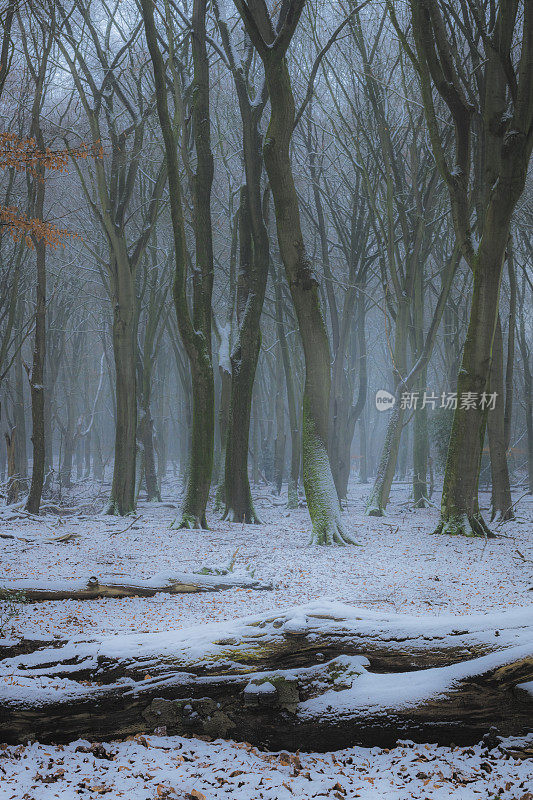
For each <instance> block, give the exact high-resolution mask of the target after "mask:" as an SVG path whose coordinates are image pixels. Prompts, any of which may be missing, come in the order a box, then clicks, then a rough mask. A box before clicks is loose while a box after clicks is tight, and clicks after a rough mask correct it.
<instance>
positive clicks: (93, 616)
mask: <svg viewBox="0 0 533 800" xmlns="http://www.w3.org/2000/svg"><path fill="white" fill-rule="evenodd" d="M408 488H409V487H408V486H407V485H396V484H395V486H394V487H393V502H392V503H391V505H390V509H389V511H388V513H387V516H386V517H384V518H376V517H365V516H363V511H364V501H365V495H366V494H367V493H368V491H369V487H368V486H363V487H361V486H359V485H357V484H353V485H352V487H351V499H350V501H349V504H348V509H347V510H346V511H345V512H344V520H345V524H346V529H347V530H348V531H349V532H350V533H351V534H353V535H355V537H356V539H357V541H358V542H359V543H360V544H361V547H345V548H339V547H319V546H311V547H310V546H309V545H308V542H309V535H310V523H309V517H308V514H307V510H306V509H305V508H302V509H298V510H295V511H288V510H287V509H286V508H285V505H284V503H282V501H281V499H278V498H274V497H273V496H272V495H270V494H269V493H267V490H266V489H265V490H260V491H259V492H258V494H259V497H260V499H259V500H258V502H257V508H258V511H259V512H260V514H261V517H262V519H263V521H264V523H265V524H264V525H259V526H245V525H237V524H231V523H228V522H221V521H220V519H219V516H220V515H219V514H216V513H214V512H213V511H212V512H211V513H210V514H209V523H210V525H211V530H209V531H188V530H186V531H183V530H170V529H169V525H170V524H171V523H172V521H173V519H174V518H175V517H176V514H177V509H175V508H169V507H168V506H165V505H164V504H163V505H161V506H157V507H151V505H150V504H147V503H140V505H139V508H138V512H137V513H138V514H140V515H142V517H141V519H139V520H138V521H137V522H136V523H135V524H134V525H133V526H132V527H130V528H129V530H126V531H124V532H123V533H117V535H115V536H111V535H110V534H112V533H116V532H117V531H123V530H124V529H125V528H126V527H127V526H128V525H130V524H131V520H130V519H128V518H126V519H121V518H116V517H108V516H105V515H101V514H100V515H92V516H89V517H85V518H81V519H80V518H76V517H64V518H63V519H62V520H60V521H59V522H60V524H59V523H58V522H57V517H46V518H44V519H45V522H46V527H44V526H43V524H42V523H41V522H37V523H36V522H34V521H30V520H28V521H25V520H24V521H21V520H17V521H13V522H2V523H0V524H1V527H2V533H11V534H15V535H18V536H26V537H29V536H31V535H33V534H35V535H37V536H39V537H40V538H41V540H42V541H41V542H38V543H33V542H30V543H27V542H26V543H25V542H21V541H16V540H13V539H3V540H2V558H1V567H0V585H1V582H2V578H5V579H8V578H35V579H36V580H37V579H41V580H42V579H43V578H44V579H52V578H58V577H63V578H71V577H79V576H87V575H95V576H96V577H99V576H102V575H110V574H113V573H115V574H117V575H121V576H128V575H131V576H134V577H137V578H138V577H145V578H148V577H151V576H152V575H154V574H155V573H157V572H171V571H172V569H176V570H178V571H191V570H197V569H199V568H201V567H203V566H206V565H208V566H212V565H214V564H219V565H225V564H227V563H228V562H229V561H230V559H231V557H232V555H233V554H234V553H235V551H236V550H238V553H237V557H236V568H237V569H243V568H245V567H248V568H249V569H252V570H255V573H256V576H257V577H259V578H261V579H268V580H272V581H273V582H274V584H275V587H276V588H275V589H274V591H271V592H256V591H253V590H245V589H240V588H237V589H232V590H229V591H225V592H222V593H219V594H189V595H174V596H173V595H165V594H159V595H156V596H155V597H154V598H151V599H149V598H147V599H145V598H125V599H123V600H116V599H102V600H92V601H90V602H87V601H73V600H71V601H60V602H46V603H37V604H34V605H29V606H27V607H26V608H25V609H24V612H23V616H22V617H21V618H20V619H19V620H18V621H17V623H16V630H17V631H18V632H23V633H24V634H25V635H27V636H30V635H33V634H40V635H43V636H50V635H57V636H62V637H64V636H65V635H67V636H71V635H77V634H85V635H90V634H94V635H100V634H102V635H103V634H110V633H118V632H121V633H126V632H131V631H135V632H137V633H142V632H146V633H148V632H154V631H164V630H168V629H175V628H182V627H185V626H188V625H194V624H196V623H200V622H204V621H210V622H212V621H222V620H225V619H232V618H235V617H241V616H245V615H247V614H255V613H261V612H264V611H270V610H272V609H275V608H279V607H280V606H286V605H295V604H298V603H306V602H308V601H310V600H315V599H317V598H318V597H327V598H328V599H334V600H340V601H342V602H345V603H349V604H353V605H356V606H366V607H368V608H373V609H375V610H384V611H397V612H405V613H424V614H427V613H429V614H439V613H456V614H469V613H474V612H476V611H482V612H487V611H490V610H496V609H501V608H509V607H512V606H524V605H528V604H530V603H531V602H532V600H533V596H532V594H531V593H530V592H529V591H528V589H529V587H530V586H531V560H529V561H528V560H527V559H532V558H533V537H532V536H531V532H532V526H533V502H532V501H531V499H530V498H529V497H525V498H523V499H522V500H521V501H520V503H519V505H518V509H517V512H518V517H519V520H518V521H517V522H512V523H506V524H505V525H504V526H502V527H500V528H499V532H500V533H502V534H503V536H502V538H498V539H489V540H483V539H467V538H463V537H456V538H452V537H448V536H428V535H427V534H429V533H430V532H431V531H432V530H433V529H434V528H435V526H436V520H437V511H436V510H435V509H427V510H425V509H424V510H417V511H410V510H409V507H408V505H407V504H406V503H405V500H406V497H407V490H408ZM522 494H523V492H522ZM519 496H520V494H517V496H516V497H517V498H518V497H519ZM261 498H262V499H261ZM515 499H516V498H515ZM483 500H484V501H485V502H482V505H487V503H488V497H487V496H482V501H483ZM273 503H280V504H279V505H275V506H274V505H273ZM71 532H72V533H77V534H80V536H81V538H80V539H75V540H71V541H70V542H67V543H65V544H60V543H56V542H45V541H44V540H45V539H50V538H51V537H52V536H53V535H60V534H61V535H62V534H66V533H71ZM517 551H519V552H517ZM519 553H521V554H522V555H519Z"/></svg>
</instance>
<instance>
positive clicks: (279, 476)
mask: <svg viewBox="0 0 533 800" xmlns="http://www.w3.org/2000/svg"><path fill="white" fill-rule="evenodd" d="M275 377H276V399H275V411H276V439H275V441H274V485H275V487H276V493H277V494H278V495H280V494H281V487H282V484H283V473H284V472H285V443H286V440H287V437H286V435H285V402H284V401H285V398H284V396H283V384H284V379H283V358H282V356H281V347H280V346H279V345H278V347H277V350H276V376H275Z"/></svg>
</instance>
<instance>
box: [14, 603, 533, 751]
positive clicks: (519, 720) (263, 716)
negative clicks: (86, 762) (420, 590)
mask: <svg viewBox="0 0 533 800" xmlns="http://www.w3.org/2000/svg"><path fill="white" fill-rule="evenodd" d="M211 628H212V630H209V631H208V632H207V633H205V632H202V634H201V636H200V635H199V629H198V630H197V629H195V628H188V629H185V630H178V631H172V632H164V633H156V634H150V635H149V636H146V637H144V636H142V635H141V636H139V634H131V635H127V636H124V635H121V636H115V637H111V638H107V639H105V640H100V641H93V642H91V641H81V642H75V641H73V642H67V643H63V644H60V645H59V646H56V647H45V649H42V650H35V649H34V645H33V644H32V643H29V645H30V646H29V647H28V649H27V651H26V652H28V650H30V651H31V650H33V652H29V654H27V655H25V654H19V655H14V656H12V657H10V658H9V657H8V658H4V659H3V660H2V661H0V676H1V677H3V678H5V684H4V686H3V689H2V708H1V710H0V735H1V738H2V739H3V741H5V742H8V743H18V742H26V741H28V739H30V740H34V739H38V740H39V741H43V742H46V741H68V740H72V739H75V738H78V737H83V738H87V737H88V738H90V739H96V740H98V741H101V740H109V739H110V738H117V737H126V736H131V735H132V734H136V733H141V732H142V733H151V732H152V731H153V730H154V729H155V728H160V727H161V726H165V727H166V732H167V733H168V734H171V735H175V734H179V735H191V734H192V735H197V736H198V735H201V736H209V737H215V738H238V739H241V740H246V741H248V742H251V743H253V744H256V745H261V746H263V747H270V748H274V749H275V750H279V749H281V748H286V749H288V750H290V751H296V750H299V749H303V750H306V751H316V750H319V751H325V750H327V751H330V750H333V749H339V748H344V747H348V746H353V745H362V746H365V747H368V746H375V745H377V746H380V747H389V746H391V745H392V744H394V743H395V742H396V741H397V740H398V739H399V738H402V739H405V738H408V739H411V740H415V741H419V742H438V743H440V744H448V745H449V744H450V742H452V741H453V742H454V743H456V744H473V743H475V742H478V741H479V740H480V739H481V737H482V736H483V735H484V734H485V733H486V732H488V730H489V729H490V728H491V727H493V726H497V728H498V730H499V732H500V733H501V734H502V735H504V736H508V735H516V736H520V735H524V734H525V733H526V732H527V730H528V729H529V727H530V723H531V714H532V712H533V697H532V695H531V692H530V691H528V682H531V680H532V678H533V651H532V647H531V619H530V615H529V614H528V611H527V609H517V610H515V611H510V612H505V613H499V614H494V615H488V616H486V617H480V616H475V617H457V618H451V619H450V618H441V619H438V618H437V619H435V618H434V617H425V618H424V617H421V618H416V617H406V616H403V615H400V614H398V615H387V614H382V613H374V614H370V615H368V616H366V617H365V616H364V615H363V616H361V610H360V609H357V610H356V611H354V610H353V609H351V608H350V607H348V606H344V607H343V606H340V605H339V604H338V603H335V604H328V603H323V602H321V603H311V604H310V605H308V606H301V607H297V608H293V609H290V610H288V611H281V612H278V613H276V614H270V615H266V616H263V617H256V618H255V619H248V620H242V621H241V620H237V621H235V622H229V623H222V624H220V625H215V626H211ZM11 652H12V651H11ZM18 652H19V653H21V652H22V653H23V652H24V648H23V647H19V648H18ZM19 681H20V682H23V684H24V692H21V690H20V687H19V685H18V683H19Z"/></svg>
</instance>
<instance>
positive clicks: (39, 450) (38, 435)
mask: <svg viewBox="0 0 533 800" xmlns="http://www.w3.org/2000/svg"><path fill="white" fill-rule="evenodd" d="M39 139H40V140H41V141H39ZM39 139H38V141H39V144H40V145H41V144H42V136H40V137H39ZM42 149H43V150H44V148H42ZM44 195H45V178H44V168H43V167H41V166H38V167H36V178H35V209H34V214H35V217H36V218H37V219H40V220H42V219H43V216H44ZM34 247H35V263H36V267H37V297H36V305H35V344H34V350H33V364H32V368H31V373H30V391H31V418H32V435H31V441H32V446H33V465H32V475H31V486H30V493H29V495H28V500H27V502H26V511H29V513H30V514H38V513H39V508H40V505H41V496H42V493H43V484H44V464H45V443H44V363H45V358H46V243H45V241H44V239H37V238H35V237H34Z"/></svg>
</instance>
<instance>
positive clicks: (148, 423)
mask: <svg viewBox="0 0 533 800" xmlns="http://www.w3.org/2000/svg"><path fill="white" fill-rule="evenodd" d="M138 436H139V439H140V441H141V442H142V447H143V460H144V480H145V483H146V499H147V500H148V501H149V502H152V501H154V500H155V501H157V502H159V503H160V502H161V493H160V491H159V486H158V482H157V472H156V466H155V452H154V421H153V419H152V415H151V414H150V408H149V407H148V408H147V409H145V410H144V413H143V417H142V419H141V421H140V423H139V432H138Z"/></svg>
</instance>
